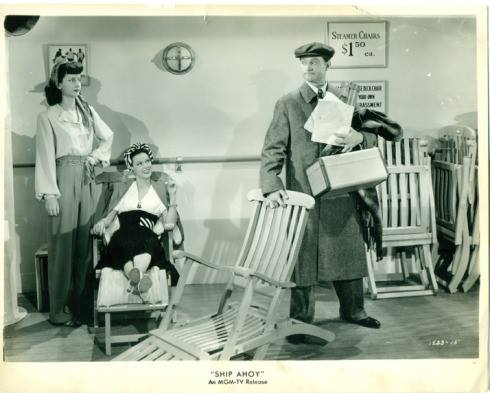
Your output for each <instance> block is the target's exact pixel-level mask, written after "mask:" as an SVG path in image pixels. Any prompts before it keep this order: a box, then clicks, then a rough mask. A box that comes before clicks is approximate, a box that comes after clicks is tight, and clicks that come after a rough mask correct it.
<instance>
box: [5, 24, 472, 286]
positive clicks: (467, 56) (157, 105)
mask: <svg viewBox="0 0 490 393" xmlns="http://www.w3.org/2000/svg"><path fill="white" fill-rule="evenodd" d="M338 19H339V18H329V19H328V20H338ZM348 20H353V19H352V18H351V19H348ZM387 20H388V21H389V44H388V46H389V50H388V54H389V58H388V67H387V68H377V69H342V70H341V69H333V70H330V71H329V75H328V76H329V78H330V79H332V80H347V79H350V80H387V81H388V112H389V114H390V116H392V117H393V118H394V119H396V120H397V121H399V122H400V123H401V124H402V125H403V126H404V128H405V130H406V131H407V133H408V134H429V133H431V132H433V131H434V130H437V129H439V128H441V127H442V126H445V125H448V124H454V123H457V122H459V121H463V122H464V123H466V124H468V125H470V126H473V127H475V126H476V125H475V123H476V108H477V103H476V40H475V20H474V19H469V18H388V19H387ZM326 22H327V19H326V18H316V17H315V18H291V17H281V18H279V17H278V18H271V17H267V18H265V17H264V18H260V17H207V18H206V20H204V18H202V17H128V18H124V17H91V18H82V17H42V18H41V19H40V20H39V22H38V24H37V25H36V26H35V28H34V29H33V30H32V31H31V32H29V33H28V34H27V35H25V36H21V37H10V38H8V41H9V43H8V61H9V68H10V76H9V88H10V102H11V108H10V109H11V118H12V130H11V131H12V132H13V135H12V138H13V157H14V162H33V161H34V154H35V151H34V150H35V149H34V137H35V124H36V116H37V114H38V113H39V112H40V111H42V110H43V109H44V96H43V94H42V89H43V87H44V84H45V81H46V64H45V62H46V59H45V53H46V44H49V43H86V44H88V46H89V59H88V62H89V67H88V73H89V75H90V76H91V83H90V85H89V86H86V87H85V89H84V94H85V97H86V98H87V99H88V100H89V101H90V102H91V103H92V105H93V106H94V107H95V109H96V110H97V111H98V112H99V113H100V114H101V116H102V117H103V118H104V119H105V120H106V122H107V123H108V124H109V125H110V126H111V128H112V129H113V130H114V132H115V142H114V149H113V153H114V154H113V156H114V157H116V156H118V155H119V154H120V153H121V152H122V151H123V149H124V148H125V147H127V146H128V145H129V144H130V143H131V142H134V141H138V140H142V141H146V142H149V143H151V144H153V145H154V146H155V147H156V148H157V149H158V155H160V156H165V157H168V156H210V155H230V156H233V155H257V154H259V153H260V149H261V146H262V142H263V137H264V134H265V131H266V129H267V126H268V124H269V122H270V119H271V116H272V110H273V106H274V102H275V100H276V99H277V98H278V97H279V96H280V95H282V94H283V93H285V92H287V91H289V90H291V89H293V88H295V87H297V86H298V85H299V83H300V82H301V74H300V72H299V67H298V63H297V61H296V60H295V59H294V57H293V50H294V48H296V47H297V46H299V45H301V44H303V43H306V42H309V41H324V40H325V36H326ZM176 41H182V42H186V43H187V44H189V45H191V46H192V48H193V49H194V50H195V52H196V55H197V61H196V65H195V66H194V68H193V69H192V71H191V72H190V73H188V74H186V75H182V76H176V75H172V74H170V73H168V72H166V71H164V70H163V69H162V66H161V63H160V58H161V54H162V51H163V49H164V48H165V47H166V46H167V45H168V44H170V43H172V42H176ZM166 169H168V170H169V171H170V172H172V171H173V169H174V168H173V167H171V166H168V167H167V168H166ZM14 174H15V179H14V181H15V198H16V220H17V234H18V237H19V249H20V255H21V275H22V289H23V291H31V290H33V288H34V273H33V254H34V251H35V250H36V249H37V248H38V247H39V245H41V244H42V243H43V242H45V226H46V218H45V213H44V211H43V209H42V206H41V205H40V204H39V203H37V202H36V201H35V200H34V197H33V195H34V190H33V169H32V168H26V169H15V170H14ZM175 177H176V179H177V181H178V184H179V185H180V190H179V210H180V212H181V215H182V218H183V220H184V225H185V229H186V237H187V241H186V248H187V249H188V250H189V251H191V252H193V253H196V254H200V255H202V256H204V257H206V258H209V259H213V260H215V261H216V262H218V263H223V264H225V263H232V262H233V257H234V256H236V254H237V253H238V248H239V246H240V240H241V238H242V236H243V234H244V231H245V229H246V224H247V218H248V215H249V208H248V205H247V203H246V201H245V194H246V191H247V190H248V189H250V188H254V187H256V186H257V184H258V163H235V164H192V165H184V167H183V172H182V173H177V174H175ZM196 275H197V276H196V279H199V280H205V281H209V280H212V279H218V280H220V279H221V277H210V276H205V275H204V273H201V272H197V273H196Z"/></svg>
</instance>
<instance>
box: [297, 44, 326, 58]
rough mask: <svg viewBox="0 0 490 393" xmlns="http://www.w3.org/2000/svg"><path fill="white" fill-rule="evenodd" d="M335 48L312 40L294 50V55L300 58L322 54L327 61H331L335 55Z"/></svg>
mask: <svg viewBox="0 0 490 393" xmlns="http://www.w3.org/2000/svg"><path fill="white" fill-rule="evenodd" d="M334 53H335V50H334V49H333V48H332V47H331V46H328V45H325V44H322V43H321V42H312V43H310V44H306V45H301V46H300V47H299V48H298V49H296V50H295V51H294V55H295V56H296V57H298V58H301V57H313V56H321V57H323V58H324V59H325V61H329V60H330V59H331V58H332V56H333V55H334Z"/></svg>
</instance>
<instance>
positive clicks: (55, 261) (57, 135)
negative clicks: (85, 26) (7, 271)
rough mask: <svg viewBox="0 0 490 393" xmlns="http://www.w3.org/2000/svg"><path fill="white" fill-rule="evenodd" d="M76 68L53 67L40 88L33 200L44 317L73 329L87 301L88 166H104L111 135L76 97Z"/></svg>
mask: <svg viewBox="0 0 490 393" xmlns="http://www.w3.org/2000/svg"><path fill="white" fill-rule="evenodd" d="M82 71H83V67H82V65H81V64H80V63H78V62H66V61H64V62H60V63H58V64H55V65H54V67H53V70H52V73H51V78H50V80H49V82H48V85H47V86H46V87H45V89H44V91H45V94H46V100H47V102H48V104H49V106H50V107H49V109H48V110H47V111H45V112H42V113H41V114H40V115H39V116H38V119H37V134H36V172H35V189H36V198H37V199H39V200H42V201H44V204H45V207H46V211H47V213H48V216H49V217H48V237H49V240H48V254H49V259H48V261H49V262H48V281H49V284H48V285H49V307H50V309H49V321H50V322H51V323H52V324H53V325H64V326H73V327H75V326H79V325H80V324H81V322H80V321H81V320H82V318H83V316H84V312H83V308H84V306H85V307H86V306H87V305H88V304H87V300H86V299H85V301H83V299H82V297H81V296H82V292H83V291H84V289H85V284H86V281H87V280H86V278H87V274H88V272H89V270H90V266H91V263H92V262H91V260H92V255H91V243H90V228H91V225H92V216H93V212H94V209H95V203H96V201H95V187H94V183H93V181H92V179H93V172H94V167H95V166H97V165H100V166H103V167H104V166H107V165H108V164H109V159H110V155H111V145H112V138H113V133H112V131H111V129H110V128H109V127H108V126H107V125H106V124H105V123H104V121H103V120H102V119H101V118H100V117H99V115H98V114H97V112H95V110H94V109H93V108H92V107H91V106H90V105H88V103H87V102H86V101H85V100H84V99H83V98H82V96H81V95H80V93H81V85H82V83H81V73H82ZM94 136H95V137H96V138H94ZM94 139H97V140H98V147H96V148H94ZM84 303H85V304H84Z"/></svg>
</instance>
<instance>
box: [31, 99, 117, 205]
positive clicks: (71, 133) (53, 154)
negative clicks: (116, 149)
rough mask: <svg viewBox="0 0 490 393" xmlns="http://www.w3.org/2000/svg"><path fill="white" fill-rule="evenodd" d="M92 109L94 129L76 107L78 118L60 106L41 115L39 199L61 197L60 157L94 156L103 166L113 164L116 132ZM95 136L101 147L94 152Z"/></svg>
mask: <svg viewBox="0 0 490 393" xmlns="http://www.w3.org/2000/svg"><path fill="white" fill-rule="evenodd" d="M89 107H90V112H91V113H92V117H93V128H90V129H89V128H88V127H87V126H85V125H84V124H83V122H82V114H81V113H80V111H79V109H78V108H76V113H77V116H76V117H74V116H73V113H72V112H68V111H65V110H64V109H63V108H62V107H61V105H59V104H56V105H53V106H51V107H50V108H49V109H48V110H47V111H45V112H42V113H40V114H39V116H38V118H37V132H36V171H35V190H36V198H37V199H41V198H42V197H43V195H44V194H50V195H54V196H56V197H59V196H60V191H59V189H58V184H57V181H56V159H57V158H59V157H63V156H67V155H74V156H87V155H91V156H92V157H94V158H96V159H98V160H99V161H101V162H102V163H103V164H104V163H108V162H109V159H110V156H111V146H112V139H113V132H112V131H111V129H110V128H109V127H108V126H107V124H106V123H104V121H103V120H102V119H101V118H100V116H99V115H98V113H97V112H96V111H95V110H94V108H92V106H89ZM94 134H95V136H96V138H97V139H98V141H99V146H98V147H97V148H96V149H95V150H92V148H93V144H94Z"/></svg>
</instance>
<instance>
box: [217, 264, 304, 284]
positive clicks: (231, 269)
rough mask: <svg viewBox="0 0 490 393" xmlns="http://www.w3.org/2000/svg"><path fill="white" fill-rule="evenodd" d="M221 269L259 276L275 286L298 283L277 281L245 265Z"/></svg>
mask: <svg viewBox="0 0 490 393" xmlns="http://www.w3.org/2000/svg"><path fill="white" fill-rule="evenodd" d="M221 270H228V271H229V272H232V273H235V274H238V275H239V276H242V277H245V278H248V277H257V278H258V279H259V280H262V281H265V282H266V283H268V284H271V285H274V286H275V287H279V288H293V287H295V286H296V284H294V283H292V282H289V281H276V280H273V279H272V278H270V277H267V276H266V275H264V274H262V273H257V272H254V271H253V270H250V269H247V268H244V267H237V266H223V267H221Z"/></svg>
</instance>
